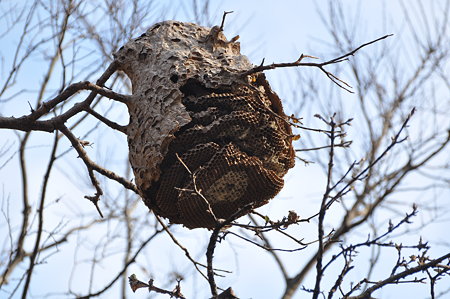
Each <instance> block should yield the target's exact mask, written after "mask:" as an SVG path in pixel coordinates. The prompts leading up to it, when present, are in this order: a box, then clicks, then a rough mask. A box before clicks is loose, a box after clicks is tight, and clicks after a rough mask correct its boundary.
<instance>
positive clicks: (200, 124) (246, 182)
mask: <svg viewBox="0 0 450 299" xmlns="http://www.w3.org/2000/svg"><path fill="white" fill-rule="evenodd" d="M115 57H116V60H118V62H119V64H120V66H119V68H120V69H121V70H123V71H124V72H125V73H126V74H127V75H128V76H129V78H130V79H131V81H132V85H133V91H132V97H131V101H130V103H129V104H128V109H129V114H130V123H129V125H128V131H127V135H128V145H129V155H130V162H131V165H132V167H133V170H134V174H135V180H136V184H137V186H138V187H139V189H140V191H141V195H142V196H143V198H144V201H145V204H146V205H147V206H148V207H149V208H150V209H152V210H153V211H154V212H155V213H156V214H158V215H160V216H163V217H166V218H168V219H169V220H170V221H171V222H172V223H181V224H184V225H185V226H186V227H189V228H196V227H206V228H214V226H215V223H216V222H215V219H214V217H213V215H212V214H211V213H210V210H209V207H208V205H209V206H210V208H211V209H212V211H213V213H214V215H215V217H216V218H217V219H227V218H229V217H230V216H232V215H233V214H235V213H236V212H238V211H240V209H241V208H242V207H243V206H246V205H247V204H250V203H252V204H253V207H259V206H261V205H264V204H266V203H267V202H268V200H269V199H271V198H272V197H274V196H275V195H276V194H277V193H278V192H279V191H280V190H281V188H282V187H283V176H284V175H285V174H286V172H287V171H288V169H289V168H291V167H293V166H294V151H293V148H292V132H291V128H290V126H289V124H288V122H287V117H286V115H285V114H284V112H283V108H282V105H281V101H280V99H279V98H278V96H277V95H276V94H275V93H274V92H273V91H272V90H271V88H270V86H269V84H268V83H267V81H266V79H265V76H264V74H263V73H257V74H252V75H243V73H244V72H245V71H248V70H250V69H251V68H252V67H253V65H252V64H251V63H250V62H249V61H248V59H247V57H245V56H243V55H241V54H240V48H239V43H237V42H235V41H233V40H232V41H227V39H226V38H225V36H224V35H223V34H222V32H221V30H220V29H219V27H213V28H212V29H210V28H205V27H201V26H198V25H195V24H192V23H182V22H176V21H166V22H162V23H158V24H155V25H154V26H153V27H151V28H150V29H148V30H147V32H146V33H144V34H143V35H141V36H140V37H138V38H137V39H135V40H132V41H130V42H128V43H127V44H126V45H125V46H124V47H122V48H121V49H120V50H119V51H118V52H117V53H116V54H115ZM177 155H178V157H177ZM183 164H185V165H183ZM188 169H189V171H191V172H192V174H193V175H191V174H190V173H189V171H188ZM194 179H195V180H194ZM201 195H202V196H201ZM241 214H243V213H241ZM239 216H242V215H239Z"/></svg>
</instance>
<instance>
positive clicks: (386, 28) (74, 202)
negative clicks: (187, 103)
mask: <svg viewBox="0 0 450 299" xmlns="http://www.w3.org/2000/svg"><path fill="white" fill-rule="evenodd" d="M181 2H182V1H181V0H178V1H173V3H174V4H173V12H172V13H173V14H174V15H176V17H175V18H176V19H178V20H181V21H193V20H192V16H191V15H185V14H184V13H182V12H181V13H180V12H179V11H177V8H178V7H179V5H180V4H181ZM430 2H431V1H430ZM430 2H426V3H425V4H424V5H425V9H431V8H430V7H431V6H432V4H430ZM436 2H439V1H436ZM441 2H443V1H441ZM314 3H316V4H314ZM345 3H346V7H347V9H348V10H349V11H353V13H349V15H352V16H354V17H356V18H357V19H358V22H357V23H355V24H356V26H358V28H355V30H357V32H358V34H357V35H356V37H357V38H356V39H355V41H354V43H355V46H357V45H359V44H361V43H364V42H367V41H370V40H373V39H375V38H377V37H380V36H382V35H385V34H390V33H394V34H395V35H394V37H392V38H391V39H394V41H395V39H401V38H404V36H403V35H402V33H403V31H402V28H403V26H404V20H402V19H396V18H395V16H396V15H400V1H386V2H382V1H345ZM382 3H384V5H383V4H382ZM0 5H3V4H1V3H0ZM359 5H361V7H360V10H357V9H356V8H357V7H358V6H359ZM230 10H233V11H234V13H233V14H231V15H229V16H228V17H227V19H226V23H225V34H226V35H227V37H229V38H231V37H233V36H235V35H237V34H239V35H240V42H241V52H242V53H243V54H244V55H247V56H248V57H249V59H250V60H251V61H252V62H253V63H255V64H259V63H260V62H261V60H262V59H263V58H265V61H266V63H271V62H290V61H294V60H296V59H297V58H298V56H299V55H300V54H301V53H305V54H309V55H313V56H318V57H320V58H321V59H324V60H325V59H328V58H332V57H335V55H337V54H339V51H337V49H336V48H332V47H329V46H328V45H327V43H328V42H329V41H330V42H331V41H332V38H331V36H330V35H329V34H328V33H327V30H326V28H325V27H324V25H323V23H322V21H321V20H320V16H319V14H318V11H322V12H324V13H325V15H326V11H327V2H326V1H294V0H284V1H277V2H275V1H269V0H265V1H238V0H229V1H221V2H219V1H212V4H211V11H212V12H216V13H215V14H214V13H213V15H212V16H213V18H214V20H215V21H214V22H213V23H214V24H218V23H220V20H221V15H222V12H223V11H230ZM175 11H177V12H176V14H175V13H174V12H175ZM355 11H358V13H356V12H355ZM384 11H386V12H387V15H388V22H387V24H388V25H386V22H384V19H383V18H382V16H383V12H384ZM150 25H152V24H148V26H150ZM203 25H207V24H203ZM15 41H17V36H14V35H12V36H8V39H7V40H6V41H5V42H6V43H10V42H11V43H14V42H15ZM394 41H386V42H388V43H391V42H392V43H393V42H394ZM2 43H3V41H2ZM363 51H365V50H363ZM367 51H368V52H369V53H370V51H371V50H370V49H367ZM366 53H367V52H366ZM2 54H3V55H5V57H4V58H5V60H4V62H2V70H1V71H2V73H1V76H3V75H4V72H5V68H6V69H7V66H8V62H9V61H8V57H10V56H7V54H10V53H9V52H8V51H3V52H2ZM357 55H358V54H357ZM40 67H41V66H40V64H39V60H38V59H35V60H34V62H33V64H31V65H30V66H28V69H27V71H26V72H24V73H23V74H22V75H21V76H20V77H19V79H20V80H18V82H17V85H16V86H15V88H16V89H15V90H20V89H21V88H28V89H30V90H31V91H32V92H30V93H29V94H33V92H35V90H36V88H37V87H34V86H38V84H39V82H40V80H41V78H40V77H35V76H33V70H35V69H39V68H40ZM300 71H301V72H302V71H303V70H300ZM304 72H305V73H306V74H310V73H314V72H315V74H314V76H316V77H317V78H318V79H317V80H320V84H323V86H324V88H327V89H328V88H338V87H337V86H333V84H332V83H331V82H330V81H329V80H328V79H327V78H325V76H324V75H323V74H320V72H319V71H318V70H305V71H304ZM289 74H293V71H292V70H276V71H270V72H268V77H269V80H270V82H271V84H272V87H273V88H274V89H275V90H276V91H277V92H278V93H279V95H280V97H281V98H282V99H285V100H286V101H289V102H288V103H287V105H285V107H293V106H295V105H294V104H292V102H295V100H296V98H295V96H294V95H293V93H292V91H291V89H292V86H293V84H294V86H295V83H292V82H287V81H289V78H290V77H289ZM317 74H318V75H317ZM344 74H345V73H344ZM343 79H344V80H345V79H346V78H345V77H344V78H343ZM349 83H350V84H351V85H353V84H354V82H349ZM54 84H55V87H54V88H55V89H56V88H58V86H57V83H56V82H54ZM342 96H343V97H345V98H346V100H347V102H348V103H349V105H348V106H349V107H346V109H347V110H348V111H352V106H353V105H354V103H355V101H356V98H355V95H351V94H348V93H343V94H342ZM330 102H332V99H330ZM332 105H333V104H332V103H330V106H332ZM107 107H108V106H107V105H105V109H106V108H107ZM317 109H319V107H317ZM27 112H28V104H27V101H26V100H25V99H23V101H21V102H19V103H16V102H15V103H7V104H4V105H1V106H0V113H1V114H2V115H8V116H9V115H11V114H13V115H15V116H20V115H21V114H23V113H27ZM123 113H124V111H123V110H119V111H118V112H116V114H115V115H116V117H117V118H119V119H122V120H123V119H125V120H126V117H124V114H123ZM286 113H287V114H290V113H289V111H286ZM312 114H313V113H312ZM312 114H305V115H301V116H302V117H304V118H305V121H311V122H312V121H313V119H314V118H313V115H312ZM348 117H358V116H354V115H348ZM349 130H350V132H349V133H350V134H352V132H353V131H356V130H357V128H356V129H355V128H351V129H349ZM78 132H79V134H82V130H79V131H78ZM105 132H107V130H105V129H104V128H103V129H100V130H99V132H97V133H95V134H93V135H92V137H91V138H92V139H93V141H94V142H95V143H96V144H97V147H96V148H94V149H88V152H89V153H90V154H91V155H92V157H93V158H94V159H95V160H97V161H106V162H108V165H109V166H110V167H111V168H113V169H117V170H118V171H123V165H124V163H125V162H126V160H127V152H126V150H127V148H126V140H125V138H123V136H119V135H117V134H111V135H107V137H106V136H105V135H104V134H106V133H105ZM97 138H98V139H97ZM102 138H103V139H102ZM50 139H51V136H50V134H47V133H36V134H34V137H33V140H32V142H31V144H32V145H33V146H35V148H31V149H30V154H31V155H34V157H37V158H35V159H30V160H29V171H30V173H32V174H33V176H32V177H33V178H34V179H33V180H32V181H30V187H29V189H30V190H40V185H41V180H40V179H39V178H40V177H41V176H42V173H43V171H44V167H45V165H46V160H47V157H48V155H49V149H48V146H46V144H48V140H50ZM0 140H2V142H0V143H3V142H6V143H8V144H9V143H14V144H17V138H16V137H15V133H13V132H10V131H4V130H2V131H0ZM99 140H106V141H107V143H105V144H107V146H105V150H104V151H99V152H98V151H96V149H98V148H99V147H100V144H102V145H103V143H101V141H99ZM300 141H301V140H300ZM64 146H66V147H68V144H67V143H63V144H62V147H64ZM108 146H109V147H108ZM13 154H14V152H13V151H9V152H7V155H6V157H9V156H10V155H13ZM3 162H4V158H3V157H2V159H1V160H0V165H1V164H2V163H3ZM17 163H18V161H17V157H15V158H13V159H12V160H11V161H10V162H9V163H8V164H7V165H6V166H5V167H4V168H3V169H1V170H0V182H1V188H2V193H3V194H4V196H6V197H7V198H10V200H9V201H8V204H9V209H10V210H11V213H20V210H21V206H20V192H18V190H20V185H19V179H18V178H19V176H20V174H19V173H18V168H17ZM76 163H77V160H76V159H75V157H74V155H73V154H72V155H71V156H70V159H69V158H68V160H67V161H62V162H61V163H59V164H58V166H57V168H56V170H55V172H54V174H53V175H54V177H53V178H54V180H55V183H54V184H52V185H51V186H50V190H49V199H50V200H49V204H50V203H52V204H51V206H50V208H49V214H48V217H47V218H46V225H48V226H47V227H48V228H49V229H50V228H54V227H59V226H71V225H74V224H76V223H77V218H76V217H78V216H76V215H84V217H83V218H82V219H79V221H80V223H81V222H82V221H88V220H89V219H92V218H95V217H96V214H95V213H94V211H93V210H92V206H91V205H90V203H89V202H88V201H87V200H84V199H83V196H84V195H85V194H86V193H87V192H91V191H92V188H91V187H90V185H89V182H86V181H79V180H78V179H77V180H76V181H75V180H73V179H71V178H70V176H72V175H73V173H74V172H77V171H78V172H80V173H85V170H84V168H83V165H77V164H76ZM74 164H75V166H74ZM108 186H111V187H110V188H111V191H110V192H109V193H110V194H117V193H118V191H117V186H116V185H114V184H108ZM86 190H88V191H86ZM323 190H324V174H323V171H322V168H321V167H320V166H319V165H317V164H312V165H310V166H308V167H305V166H304V165H303V164H302V163H300V162H299V163H297V165H296V167H295V169H293V170H291V171H290V173H289V174H288V175H287V176H286V187H285V189H283V191H282V192H281V193H280V194H279V195H278V196H277V198H276V199H275V200H272V201H271V202H270V203H269V204H267V205H266V206H264V207H263V208H262V209H261V212H262V213H266V214H269V215H271V218H273V219H278V218H282V217H283V216H285V215H286V212H287V211H289V210H291V209H293V207H294V209H295V210H296V211H297V212H298V213H299V214H300V215H301V216H307V215H311V214H313V213H314V212H315V211H316V210H317V207H318V205H319V202H320V198H321V194H322V193H323ZM30 194H31V197H32V198H33V199H36V198H37V196H38V195H39V194H38V193H36V192H33V191H31V192H30ZM406 196H407V195H406ZM60 198H61V203H57V202H56V200H57V199H60ZM107 200H108V199H107ZM109 200H111V198H110V199H109ZM406 200H409V198H407V199H405V201H406ZM413 200H415V199H413ZM5 205H6V204H5V203H4V207H3V208H4V209H5V208H6V207H5ZM138 209H142V210H143V211H145V209H146V207H145V206H144V205H143V204H140V205H139V206H138ZM332 212H333V211H332ZM335 213H336V214H332V215H331V217H330V218H329V221H330V223H333V219H336V221H337V220H338V219H339V218H340V216H341V214H340V213H339V211H337V210H336V211H335ZM141 215H143V217H145V215H146V214H145V213H144V212H143V213H141ZM15 220H16V217H12V224H13V225H14V224H15V223H14V221H15ZM2 221H4V220H3V219H2V220H0V224H1V225H2V229H0V236H1V237H2V239H3V238H5V237H6V231H5V225H4V222H2ZM425 221H426V220H425ZM447 224H448V223H447ZM111 226H113V227H116V226H117V229H118V230H119V229H121V228H120V224H117V223H115V224H111ZM106 229H107V227H101V228H97V229H95V230H92V231H91V232H90V234H91V235H90V237H86V238H87V239H86V243H89V244H90V242H92V245H91V246H87V247H88V248H91V250H96V249H98V248H96V247H95V246H96V244H95V242H94V241H95V240H96V239H97V238H101V237H102V234H105V231H106ZM444 229H445V225H442V224H440V225H437V224H436V225H431V226H429V227H425V229H424V230H423V231H422V232H421V234H426V236H427V237H428V238H431V239H433V238H437V237H438V236H439V235H442V234H443V233H444ZM177 231H178V233H179V237H180V239H181V240H182V241H183V242H184V244H186V246H187V247H188V248H191V249H192V250H193V251H194V252H195V250H196V249H198V248H202V247H203V246H205V242H206V240H207V239H206V238H205V237H206V236H207V232H206V231H188V230H186V229H183V228H178V229H177ZM146 233H147V232H145V230H144V231H143V232H142V234H143V235H145V234H146ZM315 234H316V232H315V224H314V223H311V224H309V225H306V224H305V226H304V227H302V236H303V237H304V238H305V240H313V239H314V238H315ZM142 237H144V236H142ZM358 237H360V238H362V239H363V238H364V237H365V232H361V234H360V235H357V236H356V238H358ZM413 237H414V238H417V237H418V235H414V236H413ZM158 238H159V239H158V240H161V241H160V243H159V241H158V242H156V243H154V244H152V245H151V246H150V248H149V250H148V252H147V254H146V255H144V256H141V257H140V259H139V261H140V262H141V263H142V264H145V265H150V269H146V270H147V271H149V272H151V273H153V275H155V279H156V281H155V283H156V284H163V278H164V275H166V272H167V271H168V270H169V269H168V268H171V267H175V268H177V269H178V270H179V271H183V270H185V269H187V268H188V267H189V265H190V264H189V263H186V260H185V258H184V256H183V253H182V252H180V250H179V249H178V248H177V247H175V246H174V245H173V244H171V243H170V241H168V238H167V236H160V237H158ZM6 239H7V238H6ZM274 240H275V241H274V242H275V243H276V242H279V244H280V246H281V245H286V246H288V247H289V246H292V244H285V243H283V242H285V241H284V240H281V239H280V240H277V239H274ZM75 241H76V240H71V242H73V244H76V243H75ZM408 241H410V240H408ZM73 244H71V243H69V244H68V245H63V246H62V247H61V248H60V250H59V251H58V252H56V253H55V254H54V255H53V256H51V257H49V259H48V263H46V264H44V265H39V267H37V272H36V276H35V280H34V285H33V287H32V291H33V294H35V295H36V296H37V297H39V294H44V293H46V292H48V290H49V289H52V290H53V289H55V291H56V290H58V291H61V290H65V289H66V287H67V285H66V281H67V279H68V278H69V276H70V275H74V277H76V279H74V280H73V284H74V288H75V286H77V285H78V286H83V285H85V283H86V282H85V278H86V277H85V274H83V273H89V267H88V266H86V265H81V266H79V267H78V268H77V269H76V271H75V272H71V271H68V269H69V268H70V267H71V266H70V262H68V261H72V257H73V256H74V254H76V255H77V256H81V257H82V258H81V259H88V258H89V257H90V252H89V250H87V249H86V248H75V246H74V245H73ZM160 244H162V245H160ZM117 248H120V246H119V245H118V247H117ZM308 250H309V249H308ZM308 250H305V251H303V252H302V254H304V256H302V254H295V255H289V254H281V255H282V256H283V258H284V259H285V260H286V261H287V268H288V271H291V272H292V273H294V272H295V270H297V269H298V268H299V267H300V266H301V265H302V261H303V260H304V259H306V258H305V257H309V256H310V254H312V252H313V251H312V249H311V250H309V251H308ZM367 254H368V252H366V253H363V254H362V255H361V256H360V258H359V260H358V263H361V264H363V263H366V262H367V257H368V255H367ZM199 258H200V257H199ZM393 258H395V256H393V255H386V256H385V260H384V261H386V263H388V262H392V260H393ZM108 261H109V262H107V263H105V264H104V265H102V267H100V268H99V269H98V271H99V272H96V274H97V275H99V276H101V275H105V276H108V275H110V274H111V273H114V272H115V269H117V264H116V263H115V262H114V258H111V259H109V260H108ZM216 265H217V267H219V268H226V269H229V270H232V271H233V274H231V275H228V277H227V278H224V279H218V281H219V283H220V285H221V286H224V287H228V286H230V285H231V286H233V288H234V289H235V290H236V292H237V294H238V295H239V296H240V298H278V297H279V296H280V295H281V293H280V292H282V290H283V287H282V286H283V284H284V281H283V280H282V276H281V275H280V272H279V270H278V269H277V267H276V265H275V264H274V262H273V259H272V258H271V257H270V256H269V254H268V253H267V252H264V251H262V250H260V249H258V248H256V247H253V246H250V245H249V244H247V243H243V242H240V241H238V240H236V239H231V238H230V240H229V241H228V242H227V243H222V244H220V245H219V247H218V249H217V253H216ZM66 270H67V271H66ZM382 270H383V269H380V270H379V271H381V272H383V271H382ZM355 271H356V273H355V277H360V276H361V275H365V273H364V272H363V271H362V272H358V271H359V270H355ZM130 273H136V274H137V275H138V277H139V278H143V280H145V277H146V275H147V273H145V271H143V269H142V268H140V267H139V266H138V265H137V264H135V265H132V266H131V268H130ZM156 273H161V274H159V275H158V274H156ZM312 274H314V273H313V272H312ZM358 275H359V276H358ZM252 277H254V279H252ZM312 278H313V276H310V277H309V278H308V279H307V281H306V282H305V283H306V284H307V285H309V286H310V287H311V286H312V285H311V283H312ZM106 281H107V279H106ZM183 283H184V284H185V287H184V289H185V290H186V291H185V293H186V295H190V298H203V297H205V298H206V296H207V294H208V289H207V285H206V284H205V283H204V282H203V281H201V278H199V277H197V278H188V279H186V281H185V282H183ZM328 283H329V282H328ZM101 286H102V281H100V282H99V283H98V285H97V286H94V287H93V289H97V288H100V287H101ZM199 286H200V287H201V288H204V289H203V292H202V295H201V296H200V297H198V294H195V293H193V291H192V289H194V287H197V288H198V287H199ZM272 286H273V287H272ZM167 288H171V286H170V287H169V286H167ZM395 288H397V286H396V287H395ZM427 292H428V290H427V288H426V287H423V286H412V287H410V286H407V287H401V288H399V291H394V290H390V289H389V290H386V291H382V292H381V293H377V294H376V295H375V297H379V298H397V296H399V294H401V295H402V296H403V297H408V296H409V297H415V298H422V297H425V296H426V294H427ZM194 294H195V295H194ZM304 294H305V293H302V292H300V291H299V292H298V293H297V295H296V297H295V298H304V297H303V296H304ZM0 296H1V293H0ZM56 297H58V296H56ZM104 298H107V297H104ZM130 298H146V294H145V291H144V290H140V291H138V292H137V293H136V294H134V295H130ZM158 298H165V297H164V296H160V297H158Z"/></svg>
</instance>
